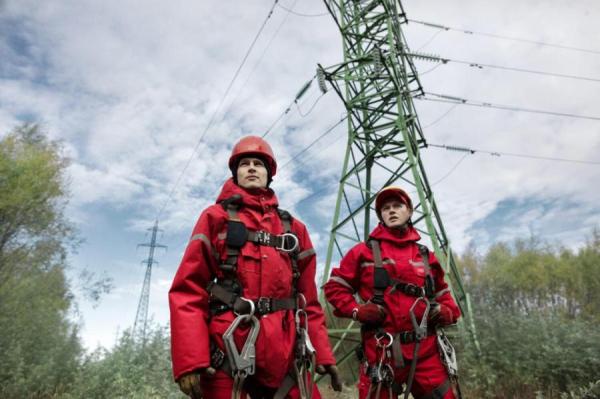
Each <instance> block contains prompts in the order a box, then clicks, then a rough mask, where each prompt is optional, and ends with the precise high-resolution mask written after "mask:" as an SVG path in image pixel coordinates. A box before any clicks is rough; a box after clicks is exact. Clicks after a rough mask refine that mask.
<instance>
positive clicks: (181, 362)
mask: <svg viewBox="0 0 600 399" xmlns="http://www.w3.org/2000/svg"><path fill="white" fill-rule="evenodd" d="M234 194H239V195H240V196H241V199H242V200H241V205H240V208H239V211H238V217H239V219H240V220H241V221H242V222H243V223H244V224H245V225H246V227H247V228H248V229H250V230H263V231H267V232H270V233H272V234H282V233H283V227H282V222H281V219H280V217H279V214H278V213H277V206H278V202H277V197H276V196H275V193H274V192H273V190H271V189H268V188H265V189H262V188H258V189H252V190H245V189H243V188H241V187H239V186H237V185H236V184H235V183H234V182H233V180H232V179H229V180H228V181H227V182H226V183H225V185H224V186H223V189H222V191H221V194H220V195H219V197H218V199H217V202H219V201H222V200H224V199H227V198H230V197H231V196H233V195H234ZM227 220H228V215H227V212H226V211H225V210H224V209H223V207H222V206H221V205H220V204H215V205H212V206H210V207H208V208H207V209H205V210H204V212H202V214H201V215H200V218H199V219H198V222H197V223H196V226H195V227H194V231H193V233H192V239H191V241H190V243H189V244H188V247H187V249H186V251H185V254H184V256H183V260H182V261H181V265H180V266H179V269H178V271H177V274H176V276H175V278H174V280H173V285H172V287H171V290H170V292H169V304H170V310H171V341H172V342H171V348H172V358H173V359H172V360H173V373H174V376H175V379H176V380H177V379H178V378H179V377H180V376H181V375H183V374H185V373H188V372H191V371H193V370H196V369H201V368H205V367H208V366H210V357H211V356H210V355H211V353H210V349H209V346H210V345H209V343H210V341H212V342H214V343H215V344H216V345H217V346H218V347H219V348H220V349H221V350H223V349H224V346H223V340H222V335H223V333H224V332H225V330H226V329H227V328H228V327H229V325H230V324H231V322H232V321H233V320H234V318H235V315H234V314H233V312H232V311H231V310H229V311H225V312H224V313H220V314H216V315H214V316H212V317H211V313H210V311H209V296H210V295H209V293H208V292H207V285H208V284H209V283H210V282H211V281H213V280H214V279H215V277H218V276H222V274H223V272H222V271H221V270H220V269H219V267H218V265H219V264H220V263H222V262H223V261H224V260H225V258H226V253H225V249H226V245H225V237H226V229H227ZM291 230H292V232H293V233H295V234H296V235H297V237H298V240H299V247H300V253H299V256H298V267H299V271H300V277H299V278H298V282H297V289H298V292H299V293H302V294H303V295H304V296H305V297H306V312H307V314H308V326H309V329H308V333H309V336H310V339H311V341H312V343H313V345H314V347H315V349H316V363H317V364H320V365H330V364H335V358H334V357H333V353H332V351H331V348H330V346H329V340H328V336H327V330H326V326H325V317H324V315H323V311H322V308H321V305H320V304H319V302H318V297H317V290H316V286H315V271H316V257H315V252H314V250H313V246H312V243H311V241H310V238H309V235H308V231H307V230H306V227H305V226H304V224H302V222H300V221H299V220H297V219H293V220H292V224H291ZM237 267H238V268H237V278H238V279H239V282H240V283H241V286H242V287H243V294H242V295H243V296H244V297H245V298H248V299H252V300H257V299H258V298H259V297H271V298H288V297H290V296H291V295H292V269H291V261H290V258H289V256H288V255H287V254H285V253H283V252H280V251H278V250H277V249H275V248H273V247H269V246H259V245H257V244H255V243H253V242H246V244H245V245H244V246H243V247H242V248H241V249H240V256H239V258H238V264H237ZM259 317H260V316H259ZM248 330H249V329H248V328H244V327H240V328H238V329H237V330H236V331H235V334H234V337H235V340H236V344H237V347H238V350H240V349H241V347H242V346H243V343H244V342H245V338H246V336H247V334H248ZM295 336H296V329H295V323H294V311H293V310H278V311H276V312H273V313H268V314H265V315H263V316H262V317H260V332H259V335H258V338H257V341H256V372H255V375H254V376H253V380H254V382H255V383H256V384H258V385H259V386H263V387H269V388H277V387H279V385H280V384H281V382H282V380H283V379H284V377H285V375H286V374H287V373H288V371H289V370H290V367H291V363H292V361H293V359H294V345H295ZM201 386H202V389H203V392H204V394H205V396H206V397H208V398H218V399H221V398H222V399H229V398H230V397H231V391H232V386H233V380H232V378H231V377H230V376H229V375H228V374H226V373H225V372H224V371H223V370H218V371H217V373H216V374H215V375H214V376H203V377H202V383H201ZM243 394H245V393H243ZM313 394H314V395H315V396H313V397H314V398H317V399H318V398H320V395H319V393H318V390H317V389H316V385H315V388H314V393H313ZM297 395H298V393H297V387H294V388H292V390H291V391H290V393H289V394H288V396H289V397H296V396H297Z"/></svg>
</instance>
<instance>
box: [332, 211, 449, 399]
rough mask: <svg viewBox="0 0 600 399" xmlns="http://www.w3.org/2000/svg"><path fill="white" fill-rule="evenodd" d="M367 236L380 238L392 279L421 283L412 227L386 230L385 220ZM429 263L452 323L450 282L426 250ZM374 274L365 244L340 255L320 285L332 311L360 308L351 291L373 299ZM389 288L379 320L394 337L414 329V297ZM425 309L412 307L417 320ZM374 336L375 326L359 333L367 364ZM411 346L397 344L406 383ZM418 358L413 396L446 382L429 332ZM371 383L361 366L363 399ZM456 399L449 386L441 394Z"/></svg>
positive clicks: (398, 371) (398, 376)
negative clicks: (323, 285) (403, 361)
mask: <svg viewBox="0 0 600 399" xmlns="http://www.w3.org/2000/svg"><path fill="white" fill-rule="evenodd" d="M370 237H371V238H372V239H375V240H377V241H379V243H380V246H381V256H382V260H383V262H382V263H383V267H384V268H385V269H386V270H387V272H388V274H389V276H390V278H391V279H395V280H399V281H402V282H405V283H412V284H415V285H417V286H419V287H423V285H424V282H425V267H424V263H423V259H422V257H421V254H420V253H419V250H418V247H417V244H416V241H418V240H419V239H420V238H421V237H420V236H419V234H418V233H417V231H416V230H415V229H414V228H413V227H412V226H408V227H407V229H406V230H404V231H400V230H394V229H390V228H387V227H385V225H383V223H380V224H379V225H378V226H377V227H376V228H375V229H374V230H373V232H371V235H370ZM429 263H430V268H431V273H432V275H433V279H434V283H435V290H436V294H437V295H438V296H437V298H436V301H437V302H438V303H440V304H443V305H446V306H448V307H449V308H450V309H451V311H452V317H453V320H452V322H456V320H457V319H458V317H460V310H459V309H458V306H457V305H456V303H455V302H454V299H453V298H452V296H451V295H450V292H449V290H447V287H448V285H447V284H446V283H445V282H444V271H443V269H442V268H441V267H440V265H439V263H438V261H437V260H436V258H435V256H434V254H433V253H431V252H430V254H429ZM373 273H374V258H373V251H372V250H371V248H369V247H368V246H367V245H366V244H365V243H360V244H357V245H356V246H354V247H353V248H352V249H351V250H350V251H349V252H348V253H347V254H346V256H344V258H343V259H342V261H341V263H340V266H339V268H335V269H333V270H332V272H331V277H330V279H329V281H328V282H327V284H325V287H324V288H325V296H326V298H327V300H328V301H329V302H330V303H331V304H332V305H333V306H334V307H335V311H334V314H335V315H336V316H339V317H352V311H353V309H355V308H357V306H358V304H357V302H356V300H355V298H354V294H355V293H358V296H360V298H361V299H362V300H363V301H365V302H366V301H368V300H369V299H371V298H372V296H373ZM391 291H392V287H388V289H386V291H385V293H384V302H385V305H384V307H385V310H386V318H385V321H384V322H383V326H382V327H383V329H384V330H385V331H386V332H389V333H391V334H392V335H394V333H398V332H403V331H412V330H413V326H412V323H411V319H410V315H409V309H410V307H411V306H412V305H413V303H414V302H415V299H416V298H415V297H414V296H409V295H407V294H405V293H404V292H401V291H400V290H394V291H393V292H391ZM424 311H425V304H424V303H423V302H420V303H419V304H418V305H417V306H416V308H415V315H416V317H417V320H421V317H422V316H423V313H424ZM374 335H375V331H374V330H371V331H363V334H362V340H363V346H364V352H365V356H366V359H367V361H368V363H369V365H373V364H375V363H376V342H375V338H374ZM414 345H415V343H414V342H412V343H404V344H402V346H401V347H402V355H403V357H404V359H405V366H404V367H402V368H394V375H395V381H396V382H406V379H407V376H408V373H409V368H410V360H411V359H412V358H413V350H414ZM417 359H418V361H417V368H416V373H415V377H414V381H413V386H412V389H411V391H412V394H413V396H415V397H416V398H417V399H418V398H420V397H423V396H425V395H428V394H430V393H431V392H432V390H433V389H435V388H437V387H438V386H440V385H441V384H442V383H444V382H445V381H446V379H447V378H448V374H447V372H446V370H445V368H444V366H443V364H442V362H441V359H440V354H439V352H438V348H437V343H436V337H435V335H428V336H427V337H426V338H425V339H423V340H422V341H421V344H420V348H419V352H418V357H417ZM370 385H371V381H370V378H369V376H368V375H367V374H366V370H365V368H364V367H361V372H360V380H359V383H358V389H359V396H360V398H361V399H364V398H365V397H366V396H367V394H368V391H369V388H370ZM387 397H388V392H387V390H385V389H382V390H381V398H387ZM454 397H455V396H454V394H453V393H452V390H451V389H449V390H448V391H447V392H446V394H445V395H444V398H445V399H448V398H454Z"/></svg>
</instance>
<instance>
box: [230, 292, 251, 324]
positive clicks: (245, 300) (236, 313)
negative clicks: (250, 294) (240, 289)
mask: <svg viewBox="0 0 600 399" xmlns="http://www.w3.org/2000/svg"><path fill="white" fill-rule="evenodd" d="M239 299H241V300H242V301H244V302H248V303H249V304H250V313H243V314H240V313H238V312H236V311H235V308H234V309H233V314H235V315H236V316H248V317H247V318H246V320H250V318H251V317H252V316H254V312H255V311H256V306H254V301H252V300H250V299H248V298H244V297H243V296H241V297H239Z"/></svg>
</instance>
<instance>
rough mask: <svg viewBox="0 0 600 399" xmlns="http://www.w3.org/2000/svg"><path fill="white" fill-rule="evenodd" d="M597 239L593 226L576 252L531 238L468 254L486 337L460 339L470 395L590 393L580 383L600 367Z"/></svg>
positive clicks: (479, 332) (469, 281) (478, 318)
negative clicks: (478, 347) (477, 344)
mask: <svg viewBox="0 0 600 399" xmlns="http://www.w3.org/2000/svg"><path fill="white" fill-rule="evenodd" d="M599 241H600V240H599V235H598V232H596V231H595V232H594V233H593V234H592V239H591V240H590V241H588V243H587V244H586V245H585V246H584V247H583V248H581V249H580V250H579V251H578V252H577V253H573V252H572V251H569V250H566V249H562V248H557V249H553V248H551V247H549V246H548V245H542V244H541V243H539V242H536V241H535V240H528V241H516V242H515V243H514V244H513V245H512V246H510V245H506V244H502V243H501V244H497V245H495V246H493V247H492V248H490V249H489V251H488V253H487V254H486V255H485V256H483V257H480V256H478V255H477V254H476V253H475V252H474V251H473V250H471V251H469V252H468V253H467V254H466V256H465V265H466V267H467V269H466V270H468V275H469V279H467V281H466V283H467V289H468V290H469V291H470V292H471V293H472V298H473V300H474V303H473V309H474V317H475V324H476V326H477V335H478V338H479V342H480V345H481V355H479V354H478V353H477V352H476V350H475V348H474V347H473V346H472V344H471V343H470V342H469V341H468V340H466V339H465V340H464V342H461V345H460V346H461V350H460V356H459V360H460V366H461V369H462V381H463V386H464V390H465V391H466V393H467V395H465V396H466V397H480V398H532V397H536V398H559V397H560V398H571V397H573V398H575V397H586V396H581V395H583V393H582V392H583V389H582V388H578V387H585V386H587V385H588V384H589V383H590V382H593V381H595V380H596V379H597V377H598V370H600V329H598V322H599V321H600V314H599V313H598V311H597V309H598V306H600V301H599V298H598V295H597V294H598V292H599V291H598V290H600V284H598V278H600V245H599ZM465 338H466V337H465ZM590 389H592V388H590ZM594 389H597V388H594ZM573 390H575V391H573ZM588 390H589V389H588ZM568 392H570V393H568ZM590 392H591V391H590ZM567 393H568V395H579V396H560V395H565V394H567ZM589 397H597V396H589Z"/></svg>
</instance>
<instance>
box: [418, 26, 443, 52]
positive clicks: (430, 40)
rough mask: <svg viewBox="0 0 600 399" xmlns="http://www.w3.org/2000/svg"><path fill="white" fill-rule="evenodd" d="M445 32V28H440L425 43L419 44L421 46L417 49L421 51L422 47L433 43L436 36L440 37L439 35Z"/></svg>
mask: <svg viewBox="0 0 600 399" xmlns="http://www.w3.org/2000/svg"><path fill="white" fill-rule="evenodd" d="M442 32H444V31H443V30H438V31H437V32H435V33H434V34H433V35H432V36H431V37H430V38H429V39H428V40H427V41H426V42H425V43H423V44H422V45H421V46H419V48H418V49H417V51H421V50H422V49H424V48H425V47H427V45H429V43H431V42H432V41H434V40H435V38H436V37H438V35H439V34H440V33H442Z"/></svg>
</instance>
